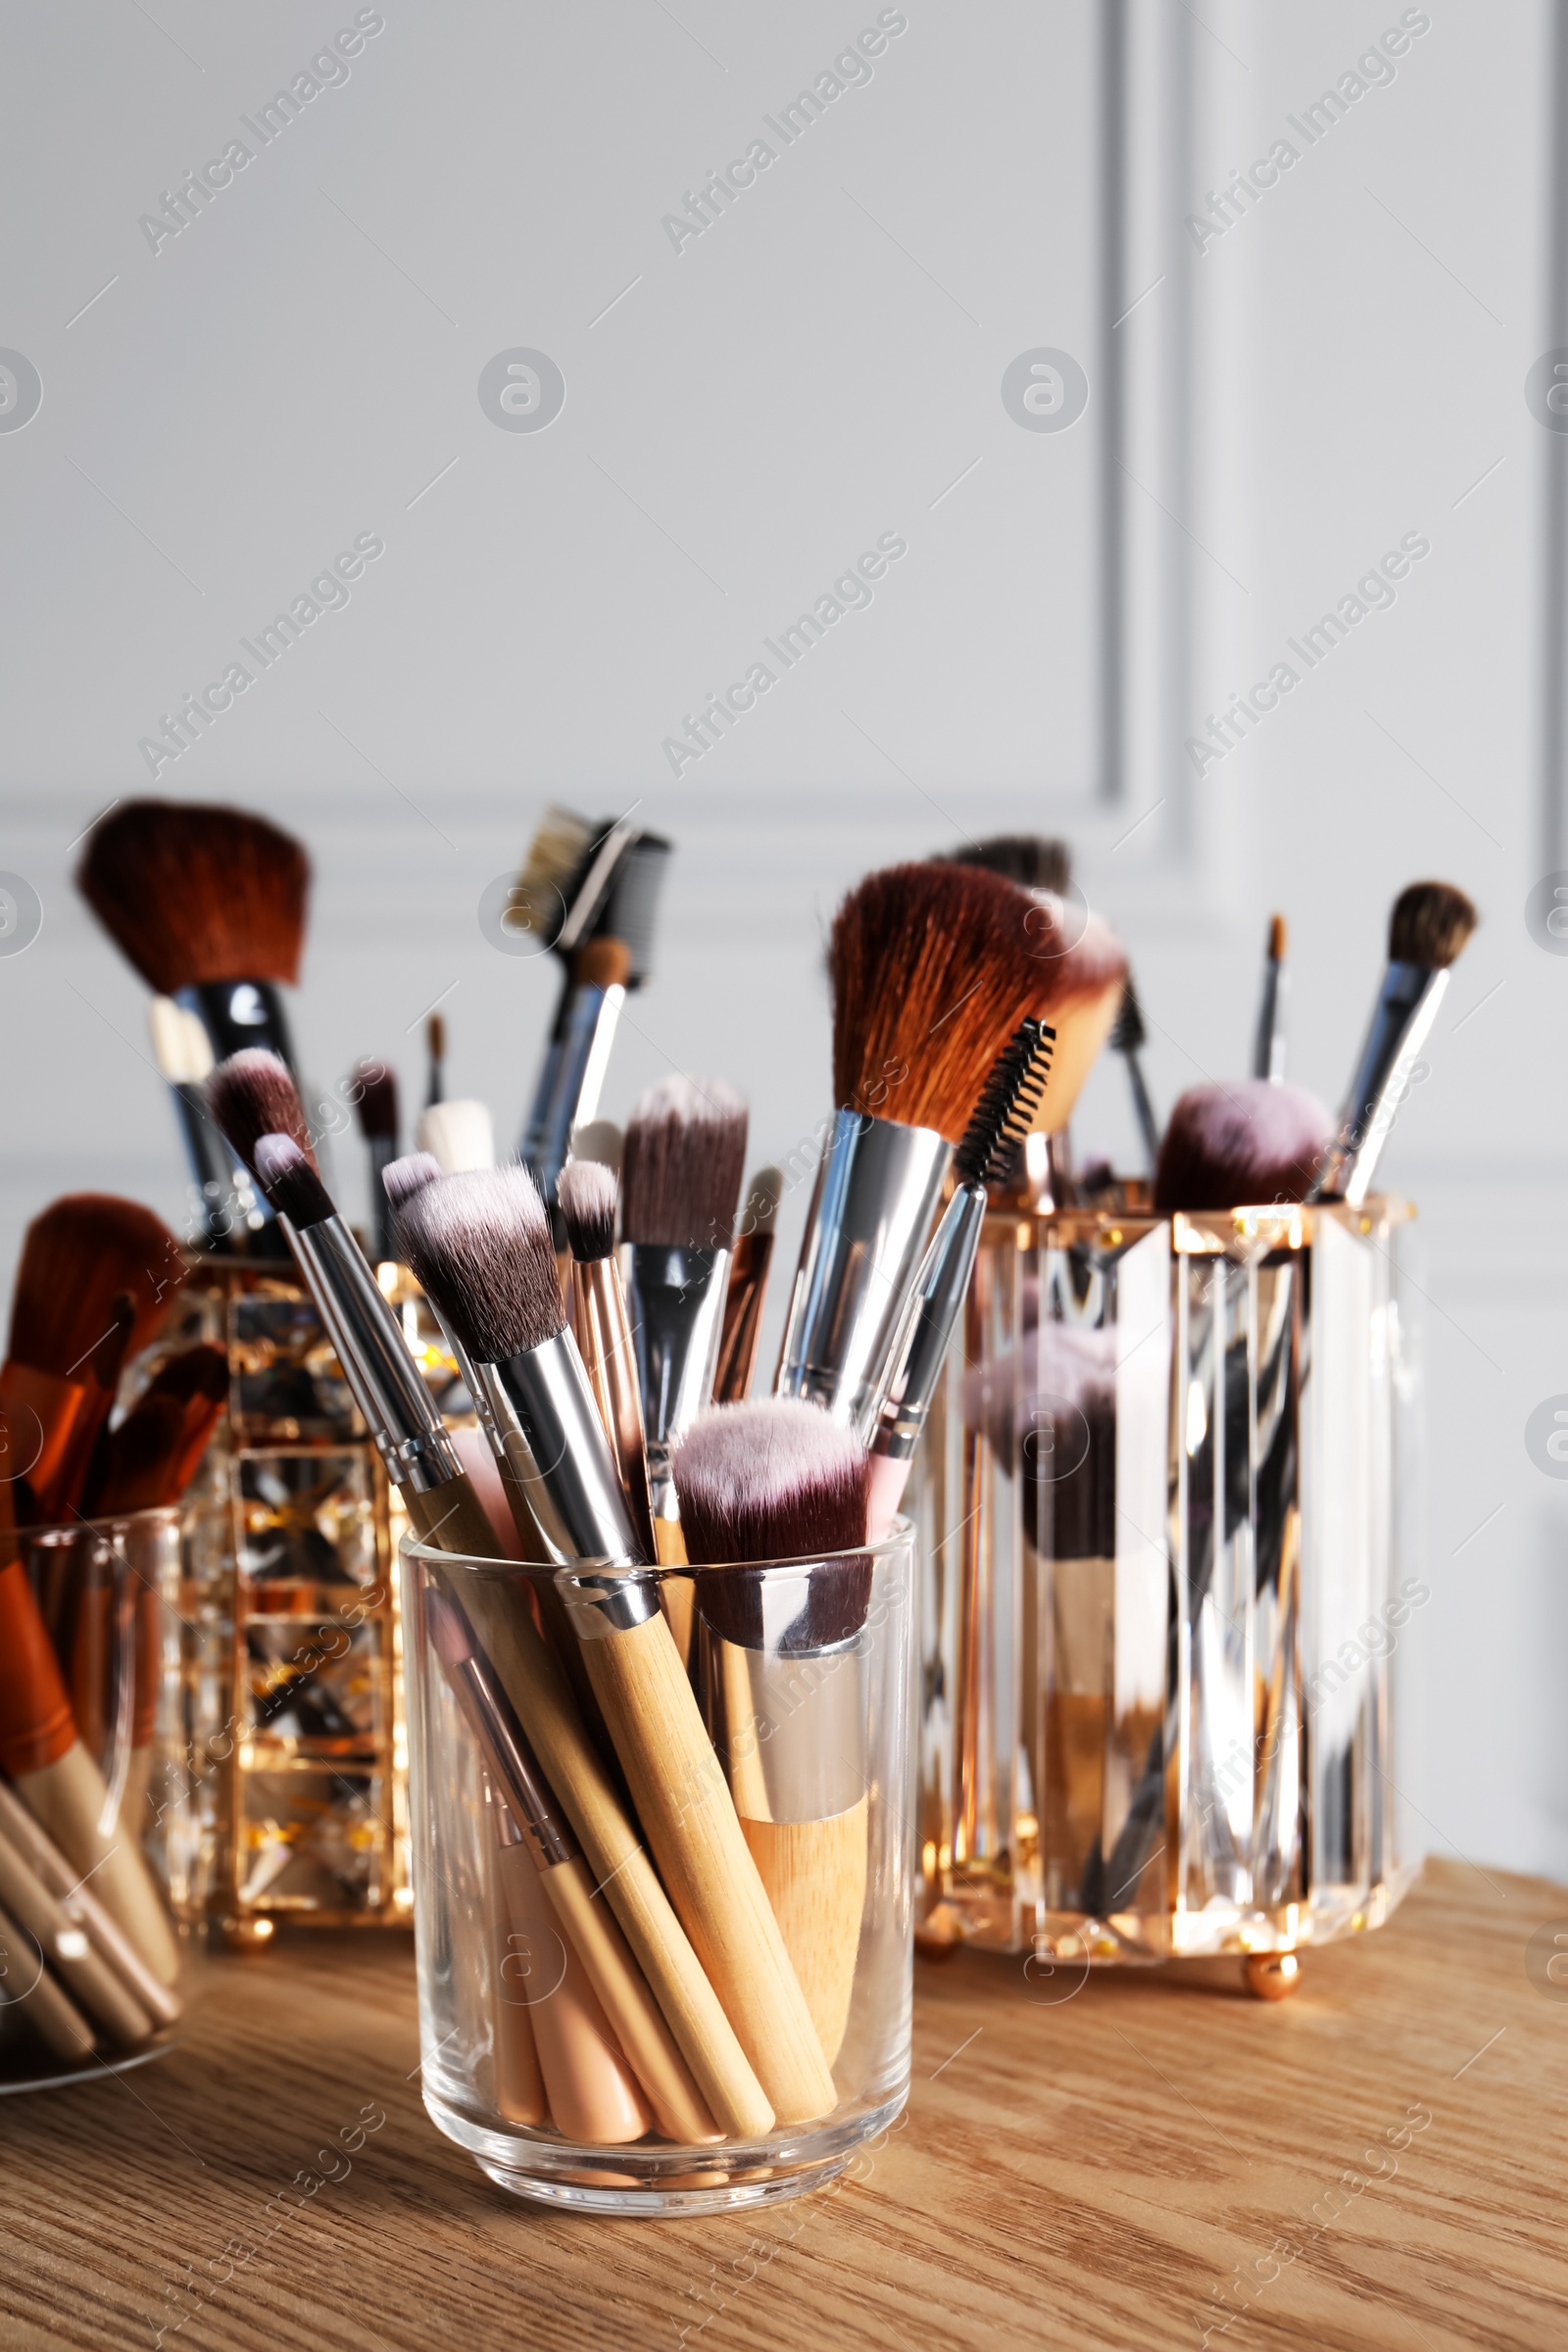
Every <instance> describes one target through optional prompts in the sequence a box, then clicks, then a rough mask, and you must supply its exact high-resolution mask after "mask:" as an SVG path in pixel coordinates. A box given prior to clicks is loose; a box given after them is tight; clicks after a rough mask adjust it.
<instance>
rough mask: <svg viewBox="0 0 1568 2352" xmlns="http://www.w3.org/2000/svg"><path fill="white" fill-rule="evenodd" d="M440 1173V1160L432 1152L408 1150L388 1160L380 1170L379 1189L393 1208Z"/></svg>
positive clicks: (409, 1199)
mask: <svg viewBox="0 0 1568 2352" xmlns="http://www.w3.org/2000/svg"><path fill="white" fill-rule="evenodd" d="M440 1175H441V1162H440V1161H439V1160H438V1159H437V1158H436V1156H435V1154H434V1152H407V1153H406V1154H405V1155H404V1157H403V1158H402V1159H394V1160H390V1161H389V1162H388V1164H387V1165H386V1166H385V1167H384V1168H383V1169H382V1170H381V1189H382V1191H383V1192H384V1193H385V1194H386V1197H387V1199H388V1200H389V1201H391V1203H392V1207H393V1210H394V1211H396V1210H398V1209H400V1208H401V1207H402V1206H403V1203H404V1201H412V1200H413V1199H414V1196H415V1194H416V1193H422V1192H423V1190H424V1188H425V1186H426V1185H427V1184H434V1183H436V1182H437V1181H438V1179H439V1178H440Z"/></svg>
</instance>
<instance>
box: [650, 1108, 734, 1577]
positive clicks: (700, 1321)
mask: <svg viewBox="0 0 1568 2352" xmlns="http://www.w3.org/2000/svg"><path fill="white" fill-rule="evenodd" d="M745 1167H746V1104H745V1103H744V1102H743V1101H742V1099H741V1097H740V1096H739V1095H738V1094H736V1093H735V1091H734V1089H733V1088H732V1087H728V1086H724V1085H722V1084H721V1083H720V1082H719V1081H718V1080H717V1079H712V1078H703V1079H692V1078H663V1079H661V1080H660V1082H659V1084H658V1085H657V1086H654V1087H650V1089H649V1090H648V1092H647V1094H645V1095H643V1096H641V1097H640V1098H639V1100H638V1102H637V1103H636V1104H635V1106H634V1107H633V1110H632V1114H631V1117H630V1118H629V1119H628V1121H627V1123H626V1147H625V1152H624V1155H623V1157H622V1160H621V1167H620V1228H621V1235H622V1239H623V1240H624V1241H625V1242H626V1243H627V1245H628V1249H627V1257H626V1266H627V1278H626V1311H627V1314H628V1316H629V1318H630V1322H631V1330H632V1344H633V1347H634V1348H635V1350H636V1356H637V1380H638V1387H639V1390H640V1392H641V1395H642V1400H643V1414H644V1419H645V1422H646V1426H647V1433H648V1483H649V1488H650V1491H651V1494H652V1497H653V1510H654V1534H655V1537H656V1539H657V1541H658V1545H659V1557H660V1559H661V1560H662V1561H663V1562H664V1563H665V1564H666V1565H678V1564H679V1563H680V1562H681V1561H682V1560H683V1559H684V1558H685V1556H686V1555H685V1553H684V1551H683V1550H682V1549H681V1547H680V1520H679V1507H678V1504H677V1502H676V1499H675V1491H674V1486H673V1484H672V1481H671V1479H670V1474H669V1457H670V1454H671V1451H672V1449H673V1448H674V1446H676V1445H677V1444H678V1443H679V1441H680V1439H681V1438H682V1437H683V1436H684V1435H685V1433H686V1431H687V1430H688V1429H689V1428H690V1427H691V1425H692V1423H693V1422H694V1421H695V1420H696V1418H697V1416H698V1414H699V1413H700V1412H701V1411H702V1409H703V1407H704V1406H705V1405H706V1404H707V1403H708V1401H709V1399H710V1398H711V1396H712V1393H713V1373H714V1370H715V1367H716V1365H717V1361H718V1343H719V1336H720V1333H721V1331H722V1328H723V1316H724V1303H725V1296H726V1292H727V1288H728V1282H729V1251H730V1243H731V1241H732V1239H733V1238H734V1228H735V1201H736V1196H737V1194H738V1193H739V1191H740V1187H741V1177H742V1175H743V1174H744V1172H745Z"/></svg>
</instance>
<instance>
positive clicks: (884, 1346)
mask: <svg viewBox="0 0 1568 2352" xmlns="http://www.w3.org/2000/svg"><path fill="white" fill-rule="evenodd" d="M952 1157H953V1147H952V1145H951V1144H950V1143H949V1142H948V1140H947V1138H946V1136H942V1135H938V1134H937V1133H936V1131H935V1130H934V1129H933V1128H930V1127H901V1126H899V1125H897V1124H896V1123H895V1122H894V1121H893V1120H891V1119H874V1118H871V1117H869V1116H868V1115H867V1114H866V1113H864V1112H863V1111H857V1110H841V1111H840V1112H839V1114H838V1117H837V1119H836V1120H835V1122H834V1127H833V1141H832V1143H831V1144H830V1145H829V1147H828V1152H827V1157H826V1158H825V1159H824V1160H823V1162H822V1165H821V1167H820V1169H819V1170H818V1171H817V1179H816V1190H815V1192H814V1193H813V1195H812V1197H811V1206H810V1211H809V1216H808V1218H807V1224H806V1239H805V1241H804V1243H803V1244H802V1246H801V1262H800V1265H799V1267H798V1268H797V1270H796V1275H795V1289H794V1293H793V1295H792V1297H791V1299H790V1308H789V1319H788V1321H787V1322H786V1324H785V1328H784V1348H783V1353H782V1355H781V1356H780V1359H779V1372H778V1380H777V1383H776V1387H777V1391H778V1394H779V1395H780V1396H781V1397H810V1398H811V1399H812V1400H813V1402H815V1403H817V1404H821V1405H825V1406H826V1408H827V1410H828V1411H829V1412H830V1413H831V1414H832V1416H833V1418H834V1420H835V1421H839V1422H842V1423H843V1424H844V1425H845V1427H846V1428H849V1429H853V1430H854V1431H855V1432H856V1434H857V1435H858V1437H859V1438H860V1440H861V1441H862V1443H864V1442H867V1441H868V1440H869V1438H870V1435H871V1432H872V1430H873V1429H874V1428H875V1426H876V1419H877V1415H878V1413H879V1412H880V1410H881V1408H882V1401H883V1398H884V1397H885V1396H886V1394H887V1390H888V1385H889V1383H890V1382H891V1380H892V1378H893V1374H894V1372H895V1370H896V1369H897V1358H896V1353H895V1350H896V1349H897V1347H898V1344H899V1340H900V1337H901V1332H902V1328H903V1324H904V1318H905V1313H906V1309H907V1304H908V1299H909V1293H910V1290H911V1288H912V1286H913V1283H914V1280H915V1276H916V1271H917V1269H918V1267H919V1264H920V1257H921V1252H922V1251H923V1250H924V1249H925V1245H926V1238H927V1236H928V1234H929V1233H930V1230H931V1220H932V1218H933V1217H934V1215H935V1214H936V1209H937V1203H938V1201H939V1200H940V1199H941V1195H942V1184H943V1179H944V1178H945V1177H946V1175H947V1172H948V1163H949V1161H950V1160H951V1159H952Z"/></svg>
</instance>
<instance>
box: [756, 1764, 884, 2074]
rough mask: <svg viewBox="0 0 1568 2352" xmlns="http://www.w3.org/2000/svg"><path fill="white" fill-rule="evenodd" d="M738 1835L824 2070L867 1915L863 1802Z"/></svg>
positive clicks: (844, 2019) (846, 2004) (844, 2018)
mask: <svg viewBox="0 0 1568 2352" xmlns="http://www.w3.org/2000/svg"><path fill="white" fill-rule="evenodd" d="M741 1828H742V1830H743V1831H744V1832H745V1834H746V1842H747V1844H748V1845H749V1846H750V1847H751V1849H752V1859H753V1861H754V1862H755V1863H756V1864H757V1867H758V1871H759V1873H760V1877H761V1881H762V1885H763V1886H764V1887H766V1888H767V1899H768V1901H769V1902H770V1903H771V1904H772V1906H773V1914H774V1917H775V1918H776V1919H777V1921H778V1924H779V1929H780V1931H781V1933H782V1935H783V1937H784V1942H785V1945H786V1948H787V1949H788V1952H789V1955H790V1958H791V1960H792V1961H793V1962H794V1963H795V1973H796V1975H797V1976H798V1977H799V1978H800V1980H801V1990H802V1991H803V1992H804V1993H805V1995H806V2002H807V2006H808V2008H809V2010H810V2012H811V2022H812V2023H813V2025H814V2026H815V2027H816V2031H817V2034H818V2035H819V2036H820V2039H821V2043H822V2054H823V2056H824V2057H825V2058H826V2060H827V2062H828V2064H829V2066H831V2065H832V2064H833V2061H834V2060H835V2059H836V2058H837V2056H838V2054H839V2050H840V2047H841V2046H842V2044H843V2040H844V2029H845V2027H846V2026H847V2025H848V2023H849V2018H850V2000H851V1996H852V1995H853V1993H854V1991H855V1964H856V1961H857V1959H858V1956H859V1950H860V1918H861V1914H862V1913H863V1912H864V1910H865V1870H866V1800H865V1798H864V1797H863V1796H862V1797H860V1798H859V1799H858V1801H857V1802H856V1803H855V1804H853V1805H851V1806H850V1807H849V1809H848V1810H847V1811H846V1812H843V1813H835V1814H832V1815H830V1816H829V1818H828V1819H827V1820H825V1821H767V1820H760V1821H752V1820H748V1819H747V1818H745V1816H744V1815H743V1817H742V1820H741Z"/></svg>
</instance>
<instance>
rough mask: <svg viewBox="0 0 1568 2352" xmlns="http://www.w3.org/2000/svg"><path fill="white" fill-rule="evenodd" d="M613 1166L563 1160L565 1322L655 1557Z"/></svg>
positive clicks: (641, 1536) (635, 1521)
mask: <svg viewBox="0 0 1568 2352" xmlns="http://www.w3.org/2000/svg"><path fill="white" fill-rule="evenodd" d="M615 1190H616V1188H615V1173H614V1170H613V1168H607V1167H603V1166H601V1165H600V1164H599V1163H598V1162H597V1161H595V1160H576V1159H568V1160H567V1162H566V1164H565V1166H564V1168H563V1169H562V1171H561V1177H560V1181H559V1184H558V1187H557V1197H558V1201H559V1203H560V1208H561V1214H562V1218H563V1221H564V1225H565V1229H566V1243H567V1247H568V1248H569V1250H570V1251H571V1306H572V1314H571V1322H572V1329H573V1331H574V1333H575V1335H576V1340H577V1346H578V1348H579V1350H580V1352H581V1355H582V1360H583V1368H584V1370H585V1371H586V1372H587V1374H588V1381H589V1385H590V1387H591V1388H592V1390H593V1393H594V1402H595V1403H596V1404H597V1406H598V1407H599V1418H600V1420H601V1421H602V1422H603V1424H604V1428H605V1435H606V1436H607V1437H608V1438H609V1440H610V1444H611V1449H612V1451H613V1454H614V1457H615V1467H616V1469H617V1470H618V1472H619V1474H620V1484H621V1490H622V1492H623V1494H624V1495H625V1497H626V1507H627V1510H628V1511H629V1513H630V1515H631V1523H632V1526H633V1528H634V1529H635V1531H636V1534H637V1538H638V1541H639V1543H640V1544H641V1546H642V1549H643V1554H644V1557H645V1558H648V1559H653V1558H655V1557H656V1556H657V1554H656V1550H655V1544H654V1521H653V1508H652V1504H651V1502H650V1500H649V1493H648V1464H647V1460H646V1458H645V1456H644V1452H643V1406H642V1395H641V1392H640V1390H639V1388H638V1385H637V1358H636V1355H635V1352H634V1350H633V1348H632V1338H631V1332H630V1329H629V1327H628V1325H627V1321H626V1300H625V1297H624V1295H623V1293H622V1291H621V1287H620V1272H619V1269H618V1267H617V1266H616V1264H615Z"/></svg>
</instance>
